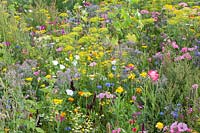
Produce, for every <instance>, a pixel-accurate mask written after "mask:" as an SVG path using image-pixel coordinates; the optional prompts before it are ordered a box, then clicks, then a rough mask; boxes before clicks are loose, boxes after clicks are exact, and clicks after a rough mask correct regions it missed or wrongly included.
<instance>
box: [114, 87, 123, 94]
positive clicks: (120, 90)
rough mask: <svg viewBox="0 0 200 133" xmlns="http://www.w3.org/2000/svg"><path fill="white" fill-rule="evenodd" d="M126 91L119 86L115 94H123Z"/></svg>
mask: <svg viewBox="0 0 200 133" xmlns="http://www.w3.org/2000/svg"><path fill="white" fill-rule="evenodd" d="M123 91H124V89H123V88H122V87H121V86H119V87H118V88H117V89H116V90H115V92H117V93H122V92H123Z"/></svg>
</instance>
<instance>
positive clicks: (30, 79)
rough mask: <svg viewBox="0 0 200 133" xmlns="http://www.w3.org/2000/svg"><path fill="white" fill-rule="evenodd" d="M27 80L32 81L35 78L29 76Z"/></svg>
mask: <svg viewBox="0 0 200 133" xmlns="http://www.w3.org/2000/svg"><path fill="white" fill-rule="evenodd" d="M25 80H26V81H29V82H31V81H32V80H33V78H31V77H29V78H25Z"/></svg>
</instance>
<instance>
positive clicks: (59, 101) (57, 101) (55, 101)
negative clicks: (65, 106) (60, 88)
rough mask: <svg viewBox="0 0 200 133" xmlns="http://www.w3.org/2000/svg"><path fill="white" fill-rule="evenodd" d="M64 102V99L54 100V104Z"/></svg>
mask: <svg viewBox="0 0 200 133" xmlns="http://www.w3.org/2000/svg"><path fill="white" fill-rule="evenodd" d="M62 102H63V100H62V99H53V103H54V104H62Z"/></svg>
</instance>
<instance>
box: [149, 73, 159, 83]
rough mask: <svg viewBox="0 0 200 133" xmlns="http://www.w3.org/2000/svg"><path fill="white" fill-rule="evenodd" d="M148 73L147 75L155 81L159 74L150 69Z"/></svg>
mask: <svg viewBox="0 0 200 133" xmlns="http://www.w3.org/2000/svg"><path fill="white" fill-rule="evenodd" d="M148 75H149V77H150V78H151V79H152V80H153V81H157V80H158V78H159V74H158V72H157V71H155V70H150V71H149V72H148Z"/></svg>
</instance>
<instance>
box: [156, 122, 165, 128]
mask: <svg viewBox="0 0 200 133" xmlns="http://www.w3.org/2000/svg"><path fill="white" fill-rule="evenodd" d="M163 127H164V124H163V123H162V122H157V124H156V128H158V129H160V130H161V129H163Z"/></svg>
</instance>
